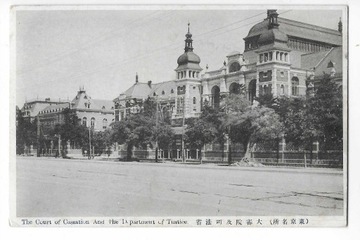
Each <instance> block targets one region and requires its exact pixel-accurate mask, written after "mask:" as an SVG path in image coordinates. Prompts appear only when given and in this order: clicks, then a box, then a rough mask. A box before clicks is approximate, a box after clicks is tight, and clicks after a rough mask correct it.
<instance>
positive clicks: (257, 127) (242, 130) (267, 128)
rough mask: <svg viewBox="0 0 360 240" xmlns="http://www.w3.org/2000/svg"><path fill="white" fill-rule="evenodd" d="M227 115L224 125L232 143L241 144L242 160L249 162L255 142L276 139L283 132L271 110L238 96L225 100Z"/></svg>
mask: <svg viewBox="0 0 360 240" xmlns="http://www.w3.org/2000/svg"><path fill="white" fill-rule="evenodd" d="M225 105H226V109H227V115H226V118H225V119H224V125H225V126H226V127H227V129H228V134H229V138H230V139H231V141H232V142H238V143H241V144H242V145H243V146H244V149H245V156H244V158H243V160H245V161H251V160H252V157H251V151H252V150H253V148H254V145H255V143H256V142H258V141H260V140H264V139H277V138H279V136H280V135H281V134H282V132H283V125H282V123H281V122H280V118H279V115H278V114H276V113H275V111H274V110H273V109H271V108H267V107H264V106H255V105H251V103H250V102H249V101H248V100H246V99H245V98H244V97H242V96H240V95H234V94H233V95H229V96H228V97H227V98H226V99H225Z"/></svg>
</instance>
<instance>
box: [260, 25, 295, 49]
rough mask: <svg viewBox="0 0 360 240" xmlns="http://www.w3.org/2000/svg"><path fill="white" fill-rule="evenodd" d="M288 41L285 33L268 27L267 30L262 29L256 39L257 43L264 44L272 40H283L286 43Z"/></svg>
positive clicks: (272, 41)
mask: <svg viewBox="0 0 360 240" xmlns="http://www.w3.org/2000/svg"><path fill="white" fill-rule="evenodd" d="M287 41H288V37H287V36H286V34H285V33H282V32H280V31H279V29H270V30H267V31H264V32H263V33H262V34H261V35H260V37H259V40H258V44H259V45H266V44H269V43H274V42H284V43H286V42H287Z"/></svg>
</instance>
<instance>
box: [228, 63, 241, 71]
mask: <svg viewBox="0 0 360 240" xmlns="http://www.w3.org/2000/svg"><path fill="white" fill-rule="evenodd" d="M239 70H240V64H239V63H238V62H233V63H232V64H231V65H230V68H229V72H231V73H232V72H237V71H239Z"/></svg>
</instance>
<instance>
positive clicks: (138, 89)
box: [120, 82, 151, 98]
mask: <svg viewBox="0 0 360 240" xmlns="http://www.w3.org/2000/svg"><path fill="white" fill-rule="evenodd" d="M150 91H151V87H150V84H149V83H141V82H137V83H135V84H134V85H132V86H131V87H130V88H129V89H127V90H126V91H125V92H123V93H121V94H120V95H124V96H123V97H122V98H126V97H131V98H147V96H149V93H150Z"/></svg>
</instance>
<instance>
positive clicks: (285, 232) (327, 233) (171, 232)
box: [0, 0, 360, 239]
mask: <svg viewBox="0 0 360 240" xmlns="http://www.w3.org/2000/svg"><path fill="white" fill-rule="evenodd" d="M106 3H108V4H119V3H128V4H134V1H121V2H120V1H98V0H93V1H91V0H90V1H86V2H84V1H79V0H73V1H69V0H65V1H51V3H50V2H48V1H44V0H38V1H32V0H29V1H24V0H19V1H10V0H3V1H1V3H0V11H1V12H0V17H1V19H0V21H1V22H0V29H1V45H0V46H1V49H0V52H1V53H5V54H1V55H0V57H1V65H0V66H2V67H3V68H1V69H3V70H2V71H1V73H0V74H1V75H0V76H1V88H0V91H1V100H2V101H1V102H2V103H3V104H2V105H1V106H2V108H1V110H2V112H5V113H9V110H11V111H12V112H10V113H14V110H13V109H10V108H9V99H10V98H9V97H10V96H9V91H8V90H9V82H8V79H9V71H7V69H9V60H8V59H9V37H8V36H9V33H8V32H9V12H8V9H9V6H10V5H12V4H106ZM137 3H143V4H144V3H145V4H146V3H147V2H144V1H137ZM152 3H160V4H161V3H162V4H165V3H166V2H164V1H158V2H155V1H153V2H152ZM176 3H178V4H194V3H193V1H187V0H184V1H177V2H176ZM198 3H199V2H198ZM200 3H218V4H219V3H221V4H224V3H231V4H235V3H237V2H235V1H202V2H200ZM247 3H251V4H255V3H267V2H266V1H255V0H253V1H251V2H250V1H248V2H247ZM271 3H272V4H286V3H287V4H313V3H314V1H307V0H304V1H272V2H271ZM316 3H317V4H329V2H326V1H316ZM336 3H337V4H349V6H350V9H349V18H350V24H349V29H350V38H349V68H350V75H349V76H350V83H349V94H350V95H349V102H350V106H349V108H350V119H349V125H350V126H351V130H350V131H349V134H350V142H349V144H350V145H349V149H350V153H349V159H350V162H349V177H350V183H349V188H350V195H349V199H350V200H349V226H348V227H347V228H339V229H327V228H326V229H261V228H256V229H249V228H248V229H241V230H240V229H208V228H206V229H186V231H184V229H138V228H136V229H121V230H118V229H107V230H106V236H104V232H105V230H101V229H85V230H84V229H68V228H67V229H66V230H65V231H64V229H61V230H54V229H42V230H41V231H38V230H37V229H21V230H20V229H17V228H15V229H14V228H9V226H8V216H9V207H8V206H9V201H8V199H9V198H8V197H9V195H8V193H9V191H8V190H9V185H8V179H9V171H8V170H9V165H8V159H9V155H8V150H9V147H10V145H9V117H3V118H2V121H1V132H0V136H1V144H0V145H1V151H0V152H1V157H2V158H1V160H2V161H1V160H0V171H1V172H0V182H1V185H0V189H1V194H0V196H1V197H0V201H1V202H0V204H1V205H0V213H1V215H0V216H1V218H0V235H1V236H3V233H5V234H7V236H8V237H9V238H10V237H11V238H15V237H16V238H17V237H19V238H25V237H26V238H27V239H29V238H30V239H42V238H49V237H51V238H53V239H63V238H73V237H74V238H75V237H76V238H78V237H83V236H84V234H85V237H87V238H88V237H90V236H91V238H94V239H95V238H99V237H102V238H103V237H114V238H117V239H118V238H125V239H128V238H129V236H134V239H152V238H155V237H156V238H160V239H162V238H164V239H168V238H172V239H183V238H185V237H186V238H190V239H193V238H195V237H197V238H198V237H201V239H202V238H208V239H219V238H226V239H227V238H234V239H235V238H244V237H246V238H247V239H259V238H267V239H273V238H274V239H275V238H276V239H278V238H281V239H282V238H285V237H286V238H291V239H300V238H301V239H303V238H304V237H311V238H315V237H322V238H327V239H338V238H341V239H353V238H354V239H355V238H356V237H358V236H360V234H359V233H360V228H359V216H360V211H359V203H360V198H359V192H360V186H359V177H358V176H359V174H358V171H359V169H360V167H359V161H360V160H358V159H357V156H358V155H357V153H356V152H355V151H356V147H357V145H358V144H357V142H356V138H355V136H354V135H356V133H357V132H358V130H359V129H358V126H357V125H358V123H359V120H360V118H359V111H354V109H356V108H358V106H360V101H359V97H357V95H358V91H357V89H360V88H359V83H358V81H356V80H357V78H358V76H360V74H359V59H358V58H359V56H360V50H359V49H360V38H359V23H360V8H359V3H357V2H356V1H333V2H331V4H336ZM4 30H5V31H4ZM355 91H356V92H355ZM352 150H353V151H352ZM354 150H355V151H354ZM54 231H55V232H54ZM57 231H61V235H60V234H56V233H57ZM119 231H121V232H119ZM290 231H291V232H290ZM109 233H110V234H109ZM194 234H195V235H194Z"/></svg>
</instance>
